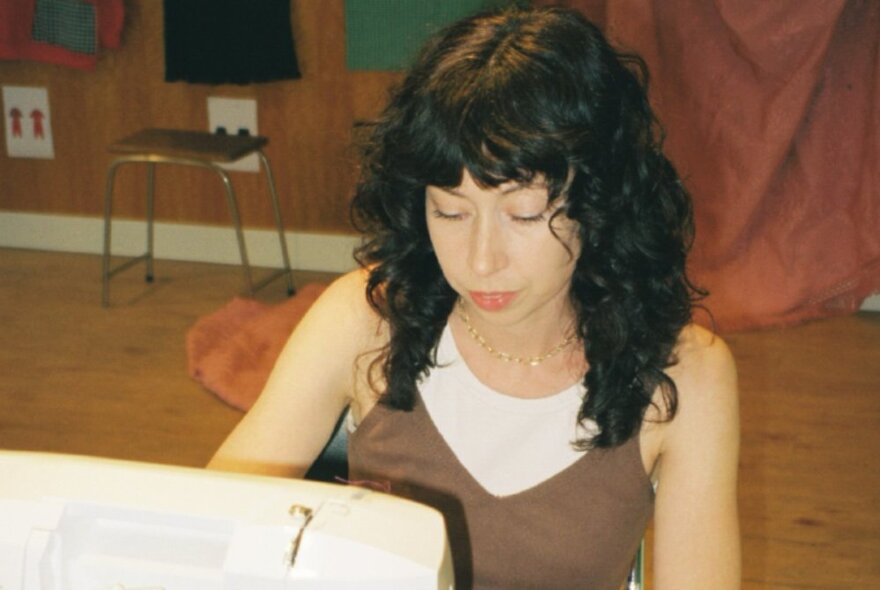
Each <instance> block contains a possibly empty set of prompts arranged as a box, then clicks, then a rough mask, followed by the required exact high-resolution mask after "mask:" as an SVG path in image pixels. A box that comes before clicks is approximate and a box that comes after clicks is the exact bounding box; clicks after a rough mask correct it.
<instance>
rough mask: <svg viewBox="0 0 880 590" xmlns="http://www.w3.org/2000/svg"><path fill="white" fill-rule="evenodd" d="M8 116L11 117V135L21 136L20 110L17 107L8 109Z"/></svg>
mask: <svg viewBox="0 0 880 590" xmlns="http://www.w3.org/2000/svg"><path fill="white" fill-rule="evenodd" d="M9 117H10V118H11V119H12V137H21V111H20V110H18V107H12V109H10V111H9Z"/></svg>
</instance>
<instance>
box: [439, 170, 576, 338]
mask: <svg viewBox="0 0 880 590" xmlns="http://www.w3.org/2000/svg"><path fill="white" fill-rule="evenodd" d="M425 193H426V195H425V197H426V208H425V209H426V215H427V223H428V233H429V234H430V237H431V242H432V244H433V246H434V251H435V253H436V255H437V259H438V261H439V263H440V268H441V269H442V270H443V275H444V276H445V277H446V280H447V281H448V282H449V284H450V285H451V286H452V288H453V289H455V291H456V292H457V293H458V294H459V295H460V296H461V298H462V300H463V301H464V303H465V306H466V307H467V309H468V311H469V312H471V313H472V315H475V316H479V317H481V318H483V319H484V320H486V321H489V322H491V323H496V324H499V325H502V324H513V323H519V322H522V321H524V320H531V319H535V318H536V317H538V318H540V317H546V318H554V317H555V318H556V320H558V319H560V318H564V317H566V315H567V314H568V313H569V312H570V309H569V307H568V292H569V286H570V285H571V277H572V273H573V272H574V266H575V262H576V260H577V257H578V255H579V254H580V242H579V240H578V237H577V236H578V232H577V223H576V222H574V221H572V220H570V219H568V218H567V217H565V216H564V215H559V216H558V217H557V218H556V219H555V220H554V221H553V231H551V228H550V224H549V220H550V218H551V216H552V214H553V212H554V211H555V210H556V208H557V207H558V205H559V204H561V203H560V201H561V199H560V200H557V201H556V202H555V203H553V204H548V202H547V201H548V191H547V187H546V186H544V185H543V183H542V182H541V181H540V178H538V179H536V182H535V183H533V184H531V185H528V186H523V185H519V184H516V183H512V182H511V183H506V184H502V185H500V186H498V187H497V188H491V187H490V188H481V187H480V186H478V185H477V184H476V183H475V182H474V180H473V178H472V177H471V175H470V174H468V172H467V170H465V171H464V173H463V175H462V182H461V184H460V185H459V186H457V187H455V188H453V189H444V188H440V187H436V186H428V187H427V189H426V191H425ZM554 232H555V235H554Z"/></svg>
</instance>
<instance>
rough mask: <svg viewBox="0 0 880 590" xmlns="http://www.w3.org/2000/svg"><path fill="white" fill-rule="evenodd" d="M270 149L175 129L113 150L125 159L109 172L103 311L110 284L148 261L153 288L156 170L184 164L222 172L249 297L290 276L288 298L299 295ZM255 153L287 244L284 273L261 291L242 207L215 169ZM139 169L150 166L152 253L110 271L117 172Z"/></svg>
mask: <svg viewBox="0 0 880 590" xmlns="http://www.w3.org/2000/svg"><path fill="white" fill-rule="evenodd" d="M268 143H269V139H268V138H266V137H261V136H253V137H252V136H248V135H245V136H240V135H215V134H213V133H208V132H202V131H181V130H175V129H144V130H142V131H139V132H137V133H135V134H134V135H130V136H128V137H126V138H124V139H122V140H120V141H118V142H116V143H114V144H113V145H111V146H110V147H109V148H108V149H109V151H111V152H113V153H117V154H125V155H123V156H120V157H118V158H116V159H115V160H113V162H112V163H111V164H110V168H109V170H108V171H107V188H106V192H105V194H104V256H103V269H102V270H103V272H102V279H103V285H102V289H101V305H103V306H104V307H107V306H108V305H109V304H110V278H111V277H113V275H115V274H117V273H119V272H121V271H123V270H126V269H127V268H129V267H131V266H133V265H134V264H137V263H138V262H140V261H142V260H143V261H145V263H146V267H147V268H146V270H147V272H146V277H145V278H146V281H147V282H152V280H153V187H154V181H155V174H156V164H182V165H184V166H197V167H201V168H208V169H210V170H213V171H214V172H216V173H217V174H218V175H219V176H220V179H221V180H222V181H223V186H224V188H225V189H226V201H227V203H228V205H229V213H230V215H231V217H232V223H233V225H234V226H235V235H236V238H237V239H238V250H239V252H240V254H241V266H242V270H243V272H244V284H245V289H244V290H245V292H246V293H247V294H248V295H253V294H254V292H255V291H257V290H258V289H261V288H263V287H264V286H266V285H267V284H269V283H270V282H272V281H274V280H275V279H277V278H279V277H281V276H284V277H286V279H287V293H288V295H293V293H294V287H293V278H292V276H291V272H290V259H289V257H288V255H287V243H286V241H285V239H284V226H283V224H282V223H281V209H280V208H279V205H278V193H277V192H276V191H275V181H274V179H273V177H272V169H271V167H270V166H269V160H268V159H267V158H266V156H265V154H263V151H262V148H263V146H265V145H266V144H268ZM251 153H256V154H257V155H258V156H259V159H260V165H261V166H262V168H263V170H264V171H265V173H266V181H267V182H268V184H269V195H270V197H271V200H272V210H273V213H274V215H275V226H276V228H277V229H278V239H279V241H280V244H281V257H282V260H283V263H284V267H283V268H281V269H279V270H277V271H276V272H274V273H272V274H270V275H269V276H267V277H266V278H264V279H263V280H261V281H260V282H258V283H257V284H256V285H255V284H254V282H253V280H252V278H251V266H250V262H249V261H248V255H247V247H246V246H245V242H244V232H243V231H242V228H241V218H240V217H239V214H238V203H237V201H236V199H235V191H234V190H233V188H232V182H231V181H230V179H229V175H228V174H227V173H226V171H225V170H223V168H221V167H220V166H218V165H217V164H215V162H234V161H235V160H238V159H240V158H243V157H245V156H247V155H249V154H251ZM134 163H146V165H147V219H146V221H147V251H146V252H145V253H144V254H142V255H140V256H136V257H134V258H130V259H129V260H127V261H125V262H124V263H122V264H120V265H118V266H116V267H115V268H110V226H111V217H112V213H113V181H114V179H115V177H116V170H117V168H119V167H120V166H122V165H123V164H134Z"/></svg>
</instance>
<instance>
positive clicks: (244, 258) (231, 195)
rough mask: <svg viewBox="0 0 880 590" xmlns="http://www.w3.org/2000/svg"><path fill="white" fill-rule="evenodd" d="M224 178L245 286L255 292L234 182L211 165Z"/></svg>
mask: <svg viewBox="0 0 880 590" xmlns="http://www.w3.org/2000/svg"><path fill="white" fill-rule="evenodd" d="M211 167H212V168H213V169H214V170H215V171H216V172H217V174H219V175H220V178H221V180H223V186H224V188H225V189H226V202H227V203H228V204H229V215H230V216H231V217H232V225H233V226H235V237H236V239H237V240H238V251H239V253H240V254H241V268H242V271H243V272H244V286H245V290H246V292H247V294H248V295H250V296H253V294H254V283H253V281H252V280H251V265H250V262H249V261H248V255H247V246H246V245H245V243H244V232H243V231H242V229H241V217H239V215H238V202H237V201H236V200H235V191H234V190H233V189H232V182H231V181H230V180H229V175H228V174H226V172H225V171H224V170H223V169H221V168H219V167H217V166H211Z"/></svg>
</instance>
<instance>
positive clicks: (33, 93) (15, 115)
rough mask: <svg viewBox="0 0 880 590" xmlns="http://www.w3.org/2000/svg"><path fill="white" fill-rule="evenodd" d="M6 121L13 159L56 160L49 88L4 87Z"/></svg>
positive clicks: (8, 152) (8, 147)
mask: <svg viewBox="0 0 880 590" xmlns="http://www.w3.org/2000/svg"><path fill="white" fill-rule="evenodd" d="M3 118H4V122H3V124H4V127H5V128H6V153H7V154H8V155H9V157H11V158H46V159H52V158H54V157H55V148H54V146H53V143H52V118H51V117H50V116H49V93H48V92H47V91H46V89H45V88H34V87H28V86H4V87H3Z"/></svg>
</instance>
